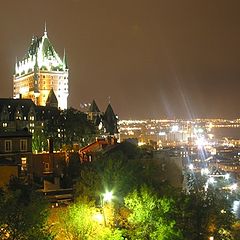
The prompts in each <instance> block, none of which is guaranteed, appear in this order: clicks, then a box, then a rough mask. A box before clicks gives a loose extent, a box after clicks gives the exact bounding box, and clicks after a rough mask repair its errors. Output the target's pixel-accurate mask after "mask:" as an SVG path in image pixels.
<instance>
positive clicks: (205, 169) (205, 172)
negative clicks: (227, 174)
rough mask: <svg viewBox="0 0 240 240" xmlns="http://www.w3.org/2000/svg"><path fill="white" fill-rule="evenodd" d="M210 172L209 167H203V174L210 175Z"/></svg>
mask: <svg viewBox="0 0 240 240" xmlns="http://www.w3.org/2000/svg"><path fill="white" fill-rule="evenodd" d="M208 174H209V170H208V168H202V169H201V175H208Z"/></svg>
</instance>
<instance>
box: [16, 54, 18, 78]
mask: <svg viewBox="0 0 240 240" xmlns="http://www.w3.org/2000/svg"><path fill="white" fill-rule="evenodd" d="M17 72H18V59H17V57H16V63H15V74H16V73H17Z"/></svg>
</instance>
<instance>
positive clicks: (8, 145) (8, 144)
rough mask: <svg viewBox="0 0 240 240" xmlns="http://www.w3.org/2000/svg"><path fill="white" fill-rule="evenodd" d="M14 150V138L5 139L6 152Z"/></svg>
mask: <svg viewBox="0 0 240 240" xmlns="http://www.w3.org/2000/svg"><path fill="white" fill-rule="evenodd" d="M11 151H12V140H5V152H11Z"/></svg>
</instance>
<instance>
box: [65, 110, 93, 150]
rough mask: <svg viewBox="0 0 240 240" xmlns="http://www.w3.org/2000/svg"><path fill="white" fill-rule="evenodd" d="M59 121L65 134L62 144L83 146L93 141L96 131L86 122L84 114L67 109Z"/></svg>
mask: <svg viewBox="0 0 240 240" xmlns="http://www.w3.org/2000/svg"><path fill="white" fill-rule="evenodd" d="M61 121H62V126H63V128H64V134H65V137H64V139H63V143H64V144H67V145H72V144H73V143H78V144H79V145H80V146H85V145H87V144H88V143H89V142H91V141H92V140H93V139H94V137H95V134H96V129H95V127H94V126H93V125H92V123H91V122H90V121H88V120H87V116H86V114H85V113H82V112H80V111H78V110H76V109H73V108H69V109H67V110H64V111H63V113H62V120H61Z"/></svg>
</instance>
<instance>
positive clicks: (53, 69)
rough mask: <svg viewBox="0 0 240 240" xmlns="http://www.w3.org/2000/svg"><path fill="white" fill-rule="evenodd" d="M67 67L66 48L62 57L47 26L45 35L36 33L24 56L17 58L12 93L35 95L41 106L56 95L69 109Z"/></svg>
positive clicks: (61, 104) (17, 96) (61, 107)
mask: <svg viewBox="0 0 240 240" xmlns="http://www.w3.org/2000/svg"><path fill="white" fill-rule="evenodd" d="M68 70H69V69H68V65H67V60H66V55H65V51H64V54H63V58H62V59H61V58H60V57H59V55H58V54H57V52H56V51H55V50H54V48H53V45H52V44H51V42H50V41H49V39H48V35H47V30H46V26H45V31H44V34H43V36H42V37H36V36H34V37H33V38H32V41H31V44H30V47H29V48H28V51H27V53H26V55H25V57H24V58H23V59H22V60H20V61H18V60H16V65H15V73H14V75H13V97H14V98H28V99H32V100H33V102H34V103H35V104H36V105H38V106H46V104H47V103H48V101H50V100H49V98H53V97H54V98H55V99H57V104H58V107H59V108H60V109H66V108H67V98H68ZM53 95H54V96H53Z"/></svg>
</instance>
